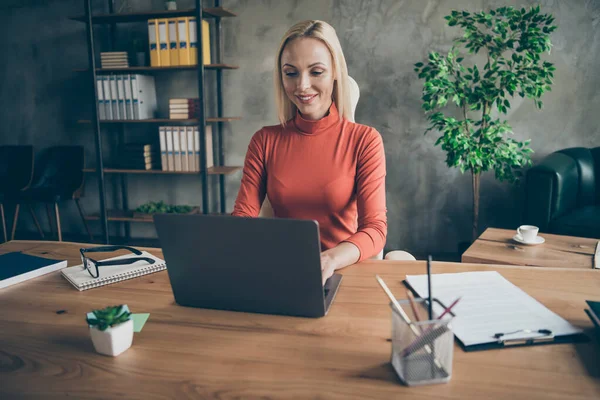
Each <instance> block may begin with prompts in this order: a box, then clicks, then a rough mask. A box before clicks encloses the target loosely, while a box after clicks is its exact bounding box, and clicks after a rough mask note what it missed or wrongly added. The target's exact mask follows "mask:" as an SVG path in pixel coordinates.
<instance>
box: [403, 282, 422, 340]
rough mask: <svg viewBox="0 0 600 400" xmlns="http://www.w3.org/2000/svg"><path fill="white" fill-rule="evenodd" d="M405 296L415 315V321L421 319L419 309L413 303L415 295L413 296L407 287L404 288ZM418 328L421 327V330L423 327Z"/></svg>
mask: <svg viewBox="0 0 600 400" xmlns="http://www.w3.org/2000/svg"><path fill="white" fill-rule="evenodd" d="M406 297H408V301H409V302H410V308H411V309H412V312H413V314H414V315H415V319H416V320H417V321H421V316H420V315H419V310H418V309H417V305H416V304H415V296H413V294H412V292H411V291H410V290H408V289H406ZM419 328H420V329H421V331H423V327H419Z"/></svg>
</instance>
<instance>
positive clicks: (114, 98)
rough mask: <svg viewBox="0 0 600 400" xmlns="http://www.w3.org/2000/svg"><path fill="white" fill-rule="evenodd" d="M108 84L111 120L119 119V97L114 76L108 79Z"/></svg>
mask: <svg viewBox="0 0 600 400" xmlns="http://www.w3.org/2000/svg"><path fill="white" fill-rule="evenodd" d="M108 80H109V82H110V107H111V110H112V116H113V118H112V119H121V114H119V103H118V101H119V95H118V93H117V78H116V77H115V76H114V75H111V76H109V77H108Z"/></svg>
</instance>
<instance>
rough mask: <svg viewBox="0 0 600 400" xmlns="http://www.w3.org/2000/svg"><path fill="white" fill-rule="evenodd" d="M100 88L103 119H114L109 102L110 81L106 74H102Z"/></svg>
mask: <svg viewBox="0 0 600 400" xmlns="http://www.w3.org/2000/svg"><path fill="white" fill-rule="evenodd" d="M102 88H103V89H104V90H103V93H104V116H105V119H108V120H110V119H114V118H113V113H112V104H111V103H110V82H109V80H108V76H102Z"/></svg>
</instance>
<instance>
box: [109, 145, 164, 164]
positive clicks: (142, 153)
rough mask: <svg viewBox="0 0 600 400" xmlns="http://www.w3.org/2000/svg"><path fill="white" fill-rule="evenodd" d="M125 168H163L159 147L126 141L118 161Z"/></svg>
mask: <svg viewBox="0 0 600 400" xmlns="http://www.w3.org/2000/svg"><path fill="white" fill-rule="evenodd" d="M117 165H118V167H119V168H123V169H143V170H151V169H161V165H160V152H159V147H158V146H156V145H153V144H146V143H126V144H125V145H123V147H122V148H121V151H120V152H119V158H118V161H117Z"/></svg>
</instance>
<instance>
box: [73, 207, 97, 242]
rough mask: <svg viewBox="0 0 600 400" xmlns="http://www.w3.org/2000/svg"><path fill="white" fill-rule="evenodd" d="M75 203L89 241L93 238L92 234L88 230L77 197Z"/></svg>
mask: <svg viewBox="0 0 600 400" xmlns="http://www.w3.org/2000/svg"><path fill="white" fill-rule="evenodd" d="M75 204H77V209H78V210H79V215H81V220H82V221H83V225H84V226H85V230H86V231H87V233H88V236H89V237H90V242H92V241H93V240H94V236H93V235H92V231H90V227H89V226H88V223H87V221H86V220H85V215H84V213H83V210H82V209H81V204H79V199H75Z"/></svg>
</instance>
